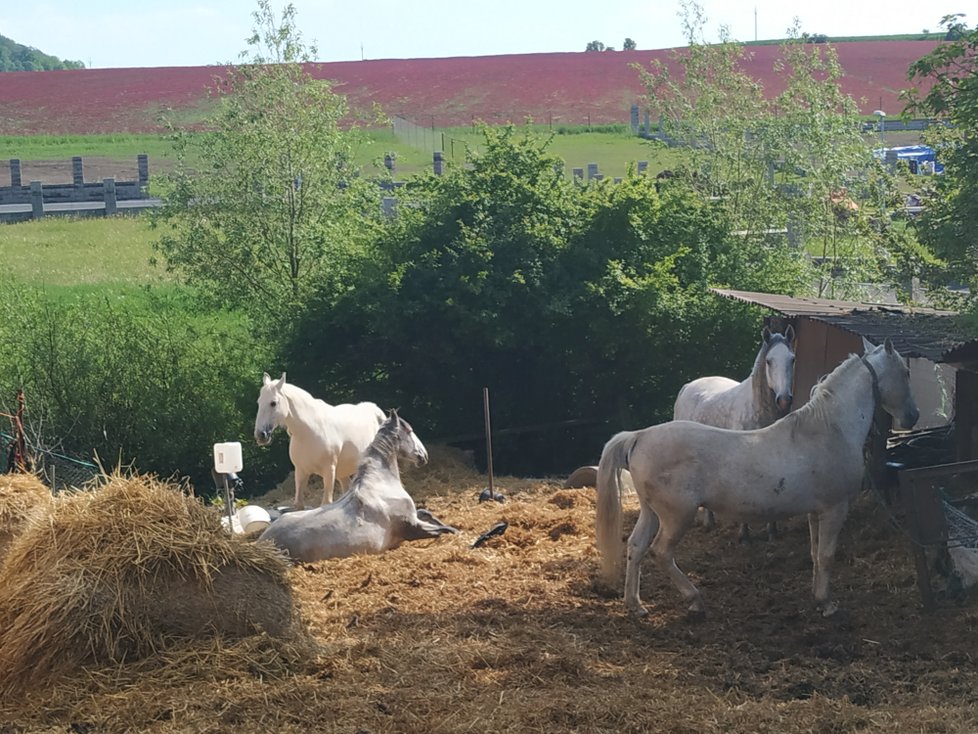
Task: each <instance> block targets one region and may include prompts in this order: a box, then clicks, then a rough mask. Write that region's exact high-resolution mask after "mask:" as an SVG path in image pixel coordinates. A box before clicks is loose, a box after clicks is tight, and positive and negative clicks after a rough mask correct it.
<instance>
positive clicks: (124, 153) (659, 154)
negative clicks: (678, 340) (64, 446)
mask: <svg viewBox="0 0 978 734" xmlns="http://www.w3.org/2000/svg"><path fill="white" fill-rule="evenodd" d="M581 130H582V132H578V131H577V130H573V129H568V130H567V131H565V132H570V133H571V134H561V133H556V132H553V131H550V130H549V129H548V128H547V127H546V126H538V127H537V128H535V129H534V132H535V133H536V134H538V135H539V136H540V137H541V139H545V138H547V137H550V136H552V141H551V143H550V146H549V148H548V150H549V151H550V152H551V153H552V154H553V155H555V156H557V157H559V158H561V159H562V160H563V161H564V162H565V171H566V175H568V176H570V175H571V171H572V169H574V168H585V169H586V168H587V164H588V163H597V164H598V168H599V170H600V171H601V172H602V173H603V174H604V175H605V176H607V177H613V176H623V175H624V174H625V171H626V170H627V168H628V166H629V165H633V164H635V163H636V162H637V161H639V160H646V161H648V162H649V168H650V170H651V171H652V172H653V173H656V172H658V171H660V170H662V169H663V168H669V167H671V166H674V165H675V163H676V161H677V160H678V154H677V153H676V152H675V151H663V150H660V149H658V148H655V147H653V146H652V145H651V144H650V143H648V142H647V141H644V140H642V139H640V138H638V137H636V136H634V135H630V134H627V133H624V132H619V131H610V132H608V131H605V132H586V131H583V130H584V129H583V128H581ZM482 140H483V138H482V135H481V134H480V133H479V131H478V130H475V129H471V128H452V129H449V130H435V131H434V133H432V131H430V130H429V131H426V132H425V133H424V137H423V138H422V137H417V138H416V139H414V140H411V139H407V140H405V139H403V138H397V137H396V136H395V135H394V134H393V132H392V131H391V130H389V129H381V130H377V129H374V130H364V136H363V143H362V145H361V146H360V147H359V148H358V151H357V154H358V158H357V160H358V162H359V164H360V165H361V166H362V167H363V171H364V173H365V174H366V175H368V176H370V175H374V174H379V173H381V172H382V169H383V160H384V154H386V153H391V152H393V153H394V154H395V155H396V166H397V168H396V171H397V176H398V177H399V178H405V177H409V176H412V175H415V174H418V173H421V172H424V171H430V170H431V168H432V151H433V150H443V152H444V154H445V160H446V161H447V162H448V163H449V164H455V165H461V164H462V163H464V162H465V156H466V151H467V149H471V150H478V149H479V147H480V144H481V142H482ZM140 153H146V154H147V155H148V156H149V166H150V181H151V182H152V177H153V174H154V173H155V172H159V171H165V170H168V169H169V168H170V167H172V165H173V158H172V147H171V145H170V142H169V141H168V140H167V139H166V138H165V137H164V136H161V135H86V136H13V137H12V136H6V137H0V161H6V160H9V159H11V158H18V159H20V160H21V162H22V163H25V162H28V161H64V162H65V166H66V167H67V166H69V165H70V162H71V158H72V157H73V156H79V155H80V156H82V157H83V158H88V159H90V160H92V159H98V160H100V161H103V162H109V161H111V162H120V163H125V164H128V165H130V166H131V165H134V163H133V161H134V159H135V157H136V155H138V154H140ZM3 183H4V182H3V181H0V185H3Z"/></svg>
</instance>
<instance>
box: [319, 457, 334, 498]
mask: <svg viewBox="0 0 978 734" xmlns="http://www.w3.org/2000/svg"><path fill="white" fill-rule="evenodd" d="M322 478H323V504H324V505H328V504H329V503H330V502H332V501H333V485H334V484H336V462H333V463H332V464H329V465H328V466H327V467H326V469H325V470H324V471H323V473H322Z"/></svg>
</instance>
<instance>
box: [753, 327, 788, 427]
mask: <svg viewBox="0 0 978 734" xmlns="http://www.w3.org/2000/svg"><path fill="white" fill-rule="evenodd" d="M761 336H763V337H764V346H765V350H766V351H765V354H764V372H765V377H766V378H767V384H768V387H770V388H771V392H772V393H774V401H775V403H776V404H777V406H778V411H779V412H780V413H781V415H787V413H788V411H789V410H791V401H792V400H793V399H794V396H793V395H792V393H791V388H792V383H793V382H794V376H795V352H794V346H795V330H794V328H792V327H791V326H789V327H788V328H787V329H785V331H784V334H783V335H782V334H775V333H772V332H771V330H770V329H768V328H767V327H766V326H765V327H764V330H763V331H762V332H761Z"/></svg>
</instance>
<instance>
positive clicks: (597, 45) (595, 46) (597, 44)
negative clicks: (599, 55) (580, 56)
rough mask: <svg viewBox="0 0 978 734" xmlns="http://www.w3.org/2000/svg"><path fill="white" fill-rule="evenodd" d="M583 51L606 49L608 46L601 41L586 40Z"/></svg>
mask: <svg viewBox="0 0 978 734" xmlns="http://www.w3.org/2000/svg"><path fill="white" fill-rule="evenodd" d="M584 50H585V51H607V50H608V47H607V46H605V45H604V44H603V43H601V41H588V44H587V46H586V47H585V49H584Z"/></svg>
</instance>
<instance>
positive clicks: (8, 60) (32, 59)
mask: <svg viewBox="0 0 978 734" xmlns="http://www.w3.org/2000/svg"><path fill="white" fill-rule="evenodd" d="M84 68H85V65H84V64H83V63H82V62H81V61H68V60H67V59H64V60H62V59H59V58H58V57H57V56H50V55H49V54H46V53H42V52H41V51H38V50H37V49H36V48H31V47H30V46H25V45H23V44H22V43H17V42H16V41H14V40H12V39H10V38H7V37H6V36H0V71H56V70H60V69H84Z"/></svg>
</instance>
